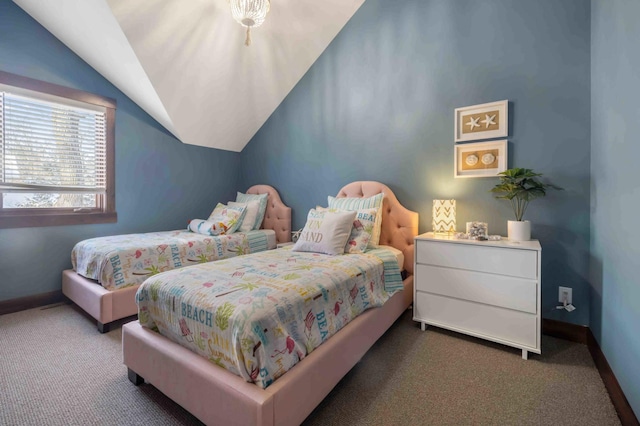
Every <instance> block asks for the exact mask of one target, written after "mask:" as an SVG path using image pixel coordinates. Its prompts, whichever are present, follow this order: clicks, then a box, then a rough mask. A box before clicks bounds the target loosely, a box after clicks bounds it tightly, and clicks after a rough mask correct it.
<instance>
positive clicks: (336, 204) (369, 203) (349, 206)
mask: <svg viewBox="0 0 640 426" xmlns="http://www.w3.org/2000/svg"><path fill="white" fill-rule="evenodd" d="M383 199H384V193H382V192H381V193H380V194H377V195H374V196H373V197H369V198H336V197H332V196H329V197H328V202H329V208H330V209H338V210H349V211H357V210H364V209H372V208H377V209H378V214H377V215H376V221H375V223H374V225H373V233H372V234H371V240H370V241H369V244H368V245H367V248H376V247H378V243H379V242H380V232H381V230H382V200H383Z"/></svg>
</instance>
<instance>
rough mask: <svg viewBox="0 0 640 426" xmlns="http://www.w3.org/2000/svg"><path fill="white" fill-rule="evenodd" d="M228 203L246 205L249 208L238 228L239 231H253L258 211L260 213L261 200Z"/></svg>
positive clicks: (229, 203) (234, 205) (230, 203)
mask: <svg viewBox="0 0 640 426" xmlns="http://www.w3.org/2000/svg"><path fill="white" fill-rule="evenodd" d="M227 204H228V205H229V206H232V207H236V206H240V207H241V206H246V208H247V209H246V212H245V214H244V218H243V219H242V223H241V224H240V227H239V228H238V231H240V232H249V231H251V230H252V229H253V227H254V226H255V224H256V219H257V218H258V213H260V200H250V201H247V202H245V203H237V202H235V201H229V202H228V203H227Z"/></svg>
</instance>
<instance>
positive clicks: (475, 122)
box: [467, 117, 480, 130]
mask: <svg viewBox="0 0 640 426" xmlns="http://www.w3.org/2000/svg"><path fill="white" fill-rule="evenodd" d="M478 120H480V117H476V118H473V117H469V122H468V123H467V126H470V127H471V129H469V130H473V129H474V128H475V127H480V125H479V124H478Z"/></svg>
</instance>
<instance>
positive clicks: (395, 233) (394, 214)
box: [337, 181, 418, 275]
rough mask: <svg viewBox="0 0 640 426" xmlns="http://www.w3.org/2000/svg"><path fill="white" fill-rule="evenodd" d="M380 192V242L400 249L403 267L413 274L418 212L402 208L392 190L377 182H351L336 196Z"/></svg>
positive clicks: (364, 196)
mask: <svg viewBox="0 0 640 426" xmlns="http://www.w3.org/2000/svg"><path fill="white" fill-rule="evenodd" d="M381 192H382V193H384V200H383V201H382V233H381V234H380V244H383V245H386V246H392V247H395V248H397V249H398V250H400V251H402V253H403V254H404V269H405V270H406V271H407V273H408V274H411V275H413V250H414V247H413V237H415V236H416V235H418V213H416V212H412V211H411V210H407V209H406V208H404V207H403V206H402V204H400V202H399V201H398V199H397V198H396V196H395V194H394V193H393V191H391V189H389V187H388V186H386V185H383V184H381V183H379V182H373V181H360V182H352V183H350V184H348V185H346V186H345V187H344V188H342V189H341V190H340V192H339V193H338V195H337V196H338V197H339V198H340V197H356V198H368V197H372V196H374V195H376V194H379V193H381Z"/></svg>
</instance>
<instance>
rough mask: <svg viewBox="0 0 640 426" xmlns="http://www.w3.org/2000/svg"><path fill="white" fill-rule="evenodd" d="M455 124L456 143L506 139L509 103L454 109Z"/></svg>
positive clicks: (501, 102) (499, 102)
mask: <svg viewBox="0 0 640 426" xmlns="http://www.w3.org/2000/svg"><path fill="white" fill-rule="evenodd" d="M455 122H456V129H455V136H456V138H455V139H456V140H455V141H456V142H464V141H475V140H480V139H493V138H502V137H506V136H508V134H509V101H498V102H491V103H488V104H480V105H473V106H468V107H463V108H456V110H455Z"/></svg>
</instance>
